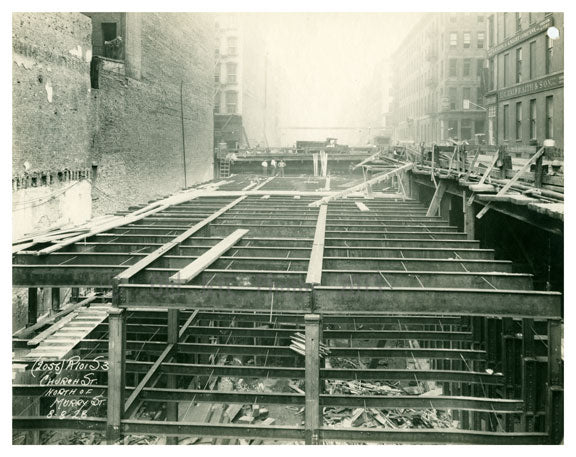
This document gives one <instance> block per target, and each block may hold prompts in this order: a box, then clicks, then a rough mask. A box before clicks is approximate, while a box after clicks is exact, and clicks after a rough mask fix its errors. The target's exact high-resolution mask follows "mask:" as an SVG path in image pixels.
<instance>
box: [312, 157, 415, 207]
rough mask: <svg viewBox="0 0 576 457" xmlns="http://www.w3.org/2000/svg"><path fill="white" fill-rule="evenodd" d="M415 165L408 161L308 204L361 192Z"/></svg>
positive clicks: (326, 201) (316, 204) (318, 204)
mask: <svg viewBox="0 0 576 457" xmlns="http://www.w3.org/2000/svg"><path fill="white" fill-rule="evenodd" d="M413 166H414V165H413V164H412V163H407V164H406V165H403V166H401V167H398V168H396V169H395V170H393V171H389V172H387V173H381V174H379V175H376V176H374V177H373V178H372V179H369V180H368V181H366V182H363V183H361V184H358V185H357V186H354V187H350V188H349V189H346V190H343V191H340V192H336V193H333V194H330V195H327V196H326V197H324V198H321V199H320V200H316V201H315V202H312V203H310V204H309V205H308V206H309V207H315V206H320V205H323V204H326V203H328V202H330V201H332V200H337V199H339V198H344V197H348V196H350V195H351V194H353V193H356V192H360V191H362V190H364V189H365V188H366V187H367V186H372V185H374V184H377V183H379V182H383V181H386V180H388V179H390V178H392V177H393V176H396V175H398V174H399V173H402V172H404V171H408V170H411V169H412V167H413Z"/></svg>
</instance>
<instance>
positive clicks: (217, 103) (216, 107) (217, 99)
mask: <svg viewBox="0 0 576 457" xmlns="http://www.w3.org/2000/svg"><path fill="white" fill-rule="evenodd" d="M219 113H220V92H217V93H216V95H214V114H219Z"/></svg>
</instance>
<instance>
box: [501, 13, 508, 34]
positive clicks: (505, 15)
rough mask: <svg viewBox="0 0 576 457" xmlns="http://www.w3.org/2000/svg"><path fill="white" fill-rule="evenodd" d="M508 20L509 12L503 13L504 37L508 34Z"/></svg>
mask: <svg viewBox="0 0 576 457" xmlns="http://www.w3.org/2000/svg"><path fill="white" fill-rule="evenodd" d="M507 22H508V13H502V35H503V36H502V38H506V36H507V35H508V34H507V33H506V32H507V30H506V28H507V27H506V26H507Z"/></svg>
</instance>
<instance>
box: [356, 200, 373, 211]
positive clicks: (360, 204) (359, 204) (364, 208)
mask: <svg viewBox="0 0 576 457" xmlns="http://www.w3.org/2000/svg"><path fill="white" fill-rule="evenodd" d="M355 203H356V206H357V207H358V209H359V210H360V211H370V208H368V207H367V206H366V205H365V204H364V203H362V202H359V201H357V202H355Z"/></svg>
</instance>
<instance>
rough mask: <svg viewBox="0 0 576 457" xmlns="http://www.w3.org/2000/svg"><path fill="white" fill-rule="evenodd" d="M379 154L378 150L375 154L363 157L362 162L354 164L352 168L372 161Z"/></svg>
mask: <svg viewBox="0 0 576 457" xmlns="http://www.w3.org/2000/svg"><path fill="white" fill-rule="evenodd" d="M379 156H380V151H378V152H377V153H376V154H372V155H371V156H370V157H367V158H365V159H364V160H363V161H362V162H360V163H358V164H356V165H354V167H353V168H352V170H356V168H358V167H361V166H362V165H364V164H365V163H368V162H372V161H373V160H375V159H377V158H378V157H379Z"/></svg>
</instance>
